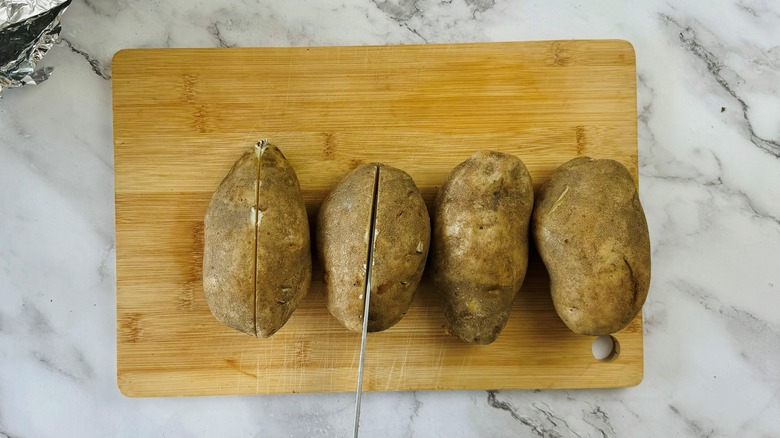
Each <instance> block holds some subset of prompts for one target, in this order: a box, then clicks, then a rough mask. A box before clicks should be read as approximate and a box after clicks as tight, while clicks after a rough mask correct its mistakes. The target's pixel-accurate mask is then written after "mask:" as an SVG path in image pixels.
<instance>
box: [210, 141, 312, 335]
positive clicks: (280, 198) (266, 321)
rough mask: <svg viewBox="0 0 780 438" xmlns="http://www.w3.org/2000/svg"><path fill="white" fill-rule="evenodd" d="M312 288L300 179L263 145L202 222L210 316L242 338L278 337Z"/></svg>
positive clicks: (247, 157) (240, 164)
mask: <svg viewBox="0 0 780 438" xmlns="http://www.w3.org/2000/svg"><path fill="white" fill-rule="evenodd" d="M310 283H311V247H310V241H309V222H308V218H307V215H306V208H305V206H304V203H303V196H302V195H301V189H300V186H299V185H298V178H297V177H296V175H295V171H294V170H293V168H292V167H291V166H290V163H289V162H288V161H287V159H286V158H285V157H284V155H283V154H282V152H281V151H280V150H279V149H278V148H277V147H276V146H273V145H270V144H268V143H266V142H265V141H261V142H260V143H258V144H257V145H255V146H254V147H253V148H252V149H251V150H249V151H247V152H246V153H244V155H243V156H242V157H241V158H239V160H238V161H237V162H236V163H235V164H234V165H233V168H232V169H231V171H230V173H228V175H227V176H226V177H225V179H224V180H223V181H222V183H221V184H220V185H219V187H218V188H217V190H216V192H214V195H213V196H212V198H211V202H210V203H209V207H208V211H207V212H206V218H205V231H204V248H203V291H204V292H205V294H206V300H207V301H208V305H209V308H210V309H211V313H213V314H214V316H215V317H216V318H217V319H218V320H219V321H220V322H222V323H223V324H225V325H227V326H228V327H232V328H234V329H236V330H240V331H242V332H244V333H247V334H250V335H253V336H258V337H268V336H271V335H273V334H274V333H276V331H277V330H279V329H280V328H281V327H282V326H283V325H284V324H285V323H286V322H287V320H288V319H289V318H290V315H292V313H293V311H294V310H295V308H296V307H297V306H298V304H299V303H300V302H301V300H303V298H304V296H306V293H307V292H308V290H309V285H310Z"/></svg>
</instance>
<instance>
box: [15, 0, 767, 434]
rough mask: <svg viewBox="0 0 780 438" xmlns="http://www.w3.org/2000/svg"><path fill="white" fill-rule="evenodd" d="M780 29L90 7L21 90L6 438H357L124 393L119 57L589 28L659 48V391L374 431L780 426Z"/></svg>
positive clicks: (78, 5)
mask: <svg viewBox="0 0 780 438" xmlns="http://www.w3.org/2000/svg"><path fill="white" fill-rule="evenodd" d="M629 3H632V4H629ZM677 3H682V2H677ZM778 29H780V7H779V6H778V5H777V4H772V2H770V1H769V0H734V1H716V2H698V4H697V5H694V2H685V4H684V5H682V4H679V5H676V6H672V5H670V4H668V3H667V2H665V1H647V2H641V5H640V4H636V2H618V1H597V2H562V3H558V4H556V5H553V4H551V2H544V1H510V0H443V1H442V0H373V1H372V0H339V1H334V2H303V1H289V2H265V1H261V2H227V1H213V2H194V3H193V2H189V1H184V0H171V1H166V2H160V1H152V0H141V1H135V2H125V1H118V2H117V1H99V0H76V1H74V4H73V5H72V6H71V7H70V9H69V10H68V11H67V13H66V14H65V16H64V20H63V33H62V37H63V39H62V42H61V43H60V44H59V45H58V46H57V47H55V48H54V49H53V50H52V51H51V53H50V54H49V55H48V56H47V57H46V59H45V64H46V65H53V66H55V67H56V70H55V72H54V75H53V76H52V77H51V79H49V80H48V81H47V82H45V83H43V84H42V85H39V86H35V87H27V88H23V89H16V90H8V91H6V92H5V95H4V98H3V99H2V100H0V438H6V437H13V438H19V437H23V438H26V437H49V436H349V435H350V433H351V427H352V421H353V417H352V409H353V395H352V394H346V393H345V394H305V395H303V394H296V395H275V396H246V397H193V398H160V399H132V398H125V397H124V396H122V395H121V394H120V392H119V390H118V389H117V385H116V339H115V324H116V322H115V303H116V302H115V251H114V247H115V244H114V204H113V169H112V167H113V165H112V161H113V148H112V133H111V57H112V55H113V54H114V53H115V52H116V51H117V50H119V49H122V48H128V47H234V46H306V45H361V44H410V43H443V42H469V41H506V40H543V39H572V38H576V39H584V38H621V39H627V40H629V41H631V42H632V43H633V45H634V47H635V48H636V55H637V75H638V81H637V87H638V90H637V92H638V98H639V99H638V100H639V108H638V111H639V117H638V121H637V123H638V126H639V163H640V185H641V198H642V202H643V204H644V207H645V210H646V212H647V217H648V222H649V226H650V235H651V239H652V248H653V263H654V265H653V281H652V286H651V290H650V295H649V298H648V301H647V303H646V304H645V308H644V310H645V378H644V381H643V382H642V383H641V384H640V385H639V386H637V387H634V388H628V389H619V390H570V391H563V390H555V391H439V392H399V393H369V394H366V396H365V397H364V405H363V423H364V426H363V429H362V430H363V432H364V436H390V437H412V436H414V437H435V436H442V437H445V436H446V437H449V436H490V437H510V436H511V437H516V436H540V437H569V436H573V437H589V436H594V437H616V436H648V437H653V436H701V437H714V436H726V437H729V436H755V437H763V436H766V437H769V436H778V435H780V420H778V419H780V373H778V371H777V369H778V365H777V364H778V363H780V31H778ZM773 364H774V365H773Z"/></svg>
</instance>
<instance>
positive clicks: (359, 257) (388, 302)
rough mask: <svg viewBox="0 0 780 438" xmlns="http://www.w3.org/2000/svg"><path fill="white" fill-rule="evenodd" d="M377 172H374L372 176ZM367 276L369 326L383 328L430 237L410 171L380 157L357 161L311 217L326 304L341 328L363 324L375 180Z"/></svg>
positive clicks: (398, 309) (414, 276) (405, 293)
mask: <svg viewBox="0 0 780 438" xmlns="http://www.w3.org/2000/svg"><path fill="white" fill-rule="evenodd" d="M377 173H378V175H379V177H378V181H377ZM375 183H378V186H377V189H376V195H377V198H376V202H377V211H376V218H375V219H374V224H375V234H376V239H375V242H374V253H373V254H374V259H373V261H372V263H373V267H372V269H373V277H372V280H373V281H372V284H371V302H370V305H369V315H368V318H369V319H368V331H371V332H376V331H381V330H386V329H388V328H390V327H392V326H393V325H395V324H396V323H398V321H400V320H401V318H402V317H403V316H404V314H406V311H407V310H408V309H409V306H410V304H411V302H412V298H413V297H414V292H415V291H416V289H417V285H418V284H419V282H420V277H421V276H422V273H423V269H424V268H425V260H426V257H427V255H428V246H429V244H430V217H429V216H428V210H427V209H426V207H425V203H424V201H423V199H422V196H421V195H420V192H419V190H418V189H417V186H416V185H415V184H414V181H413V180H412V178H411V177H410V176H409V175H408V174H406V172H403V171H401V170H399V169H395V168H393V167H390V166H386V165H383V164H379V163H371V164H366V165H363V166H360V167H358V168H357V169H355V170H354V171H352V172H351V173H350V174H349V175H347V177H345V178H344V179H343V180H342V181H341V182H340V183H339V185H338V186H337V187H336V188H335V189H334V190H333V191H332V192H331V193H330V194H329V195H328V197H327V198H326V199H325V201H324V202H323V204H322V207H321V208H320V211H319V214H318V218H317V251H318V254H319V257H320V260H321V261H322V264H323V270H324V278H325V293H326V301H327V305H328V310H329V311H330V312H331V314H332V315H333V316H335V317H336V319H338V320H339V321H340V322H341V323H342V324H343V325H344V326H345V327H346V328H348V329H350V330H353V331H361V330H362V328H363V310H364V303H365V297H364V291H365V287H366V276H367V262H368V252H369V245H370V243H371V236H370V229H371V219H372V218H371V216H372V209H373V197H374V185H375Z"/></svg>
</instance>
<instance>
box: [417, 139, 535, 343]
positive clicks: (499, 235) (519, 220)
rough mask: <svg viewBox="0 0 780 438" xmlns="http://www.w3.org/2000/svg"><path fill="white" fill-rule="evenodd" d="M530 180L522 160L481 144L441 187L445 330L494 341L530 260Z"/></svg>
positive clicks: (436, 263)
mask: <svg viewBox="0 0 780 438" xmlns="http://www.w3.org/2000/svg"><path fill="white" fill-rule="evenodd" d="M533 196H534V195H533V184H532V182H531V176H530V174H529V173H528V169H526V167H525V165H524V164H523V162H522V161H521V160H520V159H519V158H517V157H515V156H513V155H508V154H504V153H499V152H491V151H481V152H477V153H476V154H474V155H472V156H471V158H469V159H468V160H466V161H464V162H463V163H461V164H460V165H458V167H456V168H455V169H454V170H453V171H452V172H450V175H449V177H448V178H447V180H446V181H445V183H444V185H442V187H441V189H440V190H439V194H438V196H437V198H436V210H435V214H434V224H433V243H432V246H433V249H432V250H431V251H432V255H431V264H432V268H433V281H434V284H435V286H436V289H437V290H438V291H439V294H440V295H441V297H442V298H443V301H444V314H445V315H446V317H447V321H448V323H449V331H450V332H451V333H453V334H455V335H456V336H458V337H459V338H460V339H462V340H464V341H466V342H469V343H473V344H490V343H491V342H493V341H495V340H496V338H497V337H498V335H499V333H500V332H501V330H502V329H503V328H504V326H505V325H506V323H507V321H508V320H509V313H510V310H511V309H512V303H513V301H514V299H515V295H517V292H518V290H520V286H521V285H522V284H523V280H524V279H525V273H526V269H527V267H528V225H529V222H530V220H531V209H532V208H533V203H534V198H533Z"/></svg>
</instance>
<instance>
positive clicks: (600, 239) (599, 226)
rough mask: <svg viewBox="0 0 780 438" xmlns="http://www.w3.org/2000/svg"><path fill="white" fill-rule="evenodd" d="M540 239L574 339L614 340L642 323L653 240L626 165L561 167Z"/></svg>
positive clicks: (539, 226) (538, 224)
mask: <svg viewBox="0 0 780 438" xmlns="http://www.w3.org/2000/svg"><path fill="white" fill-rule="evenodd" d="M533 235H534V239H535V241H536V246H537V248H538V249H539V254H540V255H541V256H542V260H543V261H544V264H545V266H547V270H548V271H549V273H550V289H551V293H552V299H553V303H554V305H555V310H556V312H557V313H558V315H559V316H560V317H561V319H562V320H563V322H564V323H565V324H566V325H567V326H568V327H569V328H570V329H571V330H572V331H574V332H575V333H579V334H583V335H594V336H597V335H606V334H610V333H614V332H616V331H618V330H620V329H622V328H624V327H625V326H626V325H628V323H629V322H631V320H632V319H634V317H635V316H636V315H637V313H638V312H639V311H640V309H641V308H642V305H643V304H644V302H645V299H646V298H647V291H648V288H649V285H650V237H649V234H648V230H647V221H646V220H645V214H644V211H643V210H642V205H641V204H640V202H639V195H638V193H637V188H636V185H635V184H634V180H633V179H632V178H631V175H630V174H629V173H628V170H627V169H626V168H625V167H624V166H623V165H622V164H620V163H618V162H617V161H614V160H594V159H592V158H588V157H579V158H575V159H573V160H571V161H569V162H567V163H566V164H564V165H562V166H561V167H559V168H558V170H557V171H556V172H555V173H554V174H553V175H552V177H551V178H550V180H549V181H547V182H546V183H545V184H544V185H542V187H541V189H540V191H539V194H538V196H537V198H536V205H535V206H534V213H533Z"/></svg>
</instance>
